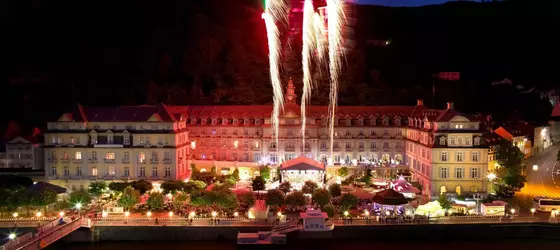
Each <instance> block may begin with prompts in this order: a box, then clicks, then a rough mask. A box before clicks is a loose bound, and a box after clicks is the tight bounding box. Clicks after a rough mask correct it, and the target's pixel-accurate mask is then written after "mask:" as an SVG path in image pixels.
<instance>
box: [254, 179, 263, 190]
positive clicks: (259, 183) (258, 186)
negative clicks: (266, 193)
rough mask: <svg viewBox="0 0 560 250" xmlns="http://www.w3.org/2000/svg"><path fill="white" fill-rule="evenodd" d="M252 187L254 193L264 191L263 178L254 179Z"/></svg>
mask: <svg viewBox="0 0 560 250" xmlns="http://www.w3.org/2000/svg"><path fill="white" fill-rule="evenodd" d="M252 186H253V190H254V191H260V190H264V188H265V184H264V179H263V177H262V176H256V177H255V179H253V183H252Z"/></svg>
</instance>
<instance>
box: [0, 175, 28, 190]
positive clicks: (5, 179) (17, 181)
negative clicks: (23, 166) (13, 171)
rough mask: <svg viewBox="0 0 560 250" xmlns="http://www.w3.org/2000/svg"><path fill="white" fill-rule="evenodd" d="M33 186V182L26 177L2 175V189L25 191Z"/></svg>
mask: <svg viewBox="0 0 560 250" xmlns="http://www.w3.org/2000/svg"><path fill="white" fill-rule="evenodd" d="M31 185H33V180H31V178H29V177H26V176H20V175H0V188H5V189H8V190H12V191H14V190H18V189H25V188H27V187H29V186H31Z"/></svg>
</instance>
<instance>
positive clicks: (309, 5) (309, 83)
mask: <svg viewBox="0 0 560 250" xmlns="http://www.w3.org/2000/svg"><path fill="white" fill-rule="evenodd" d="M314 14H315V10H314V8H313V0H305V3H304V5H303V29H302V41H303V48H302V52H301V53H302V59H301V65H302V67H303V94H302V96H301V137H302V139H301V141H302V145H304V148H305V126H306V124H307V118H306V113H305V107H306V105H307V102H309V98H311V91H312V90H313V80H312V79H311V64H312V60H311V59H312V56H313V53H314V51H315V49H316V45H315V44H316V42H315V39H316V37H315V34H314V30H315V28H314V25H313V22H314V19H313V16H314Z"/></svg>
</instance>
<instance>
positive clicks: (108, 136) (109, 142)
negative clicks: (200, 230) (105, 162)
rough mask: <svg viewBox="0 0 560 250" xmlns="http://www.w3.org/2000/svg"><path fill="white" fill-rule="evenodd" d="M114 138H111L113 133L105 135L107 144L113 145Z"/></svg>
mask: <svg viewBox="0 0 560 250" xmlns="http://www.w3.org/2000/svg"><path fill="white" fill-rule="evenodd" d="M114 142H115V138H114V137H113V133H110V134H108V135H107V144H114Z"/></svg>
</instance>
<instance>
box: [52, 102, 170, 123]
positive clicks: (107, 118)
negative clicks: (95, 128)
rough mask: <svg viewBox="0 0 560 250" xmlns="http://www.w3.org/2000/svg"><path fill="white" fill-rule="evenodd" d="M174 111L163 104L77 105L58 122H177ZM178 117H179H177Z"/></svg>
mask: <svg viewBox="0 0 560 250" xmlns="http://www.w3.org/2000/svg"><path fill="white" fill-rule="evenodd" d="M170 110H172V111H175V110H177V108H171V109H168V107H167V106H166V105H164V104H158V105H155V106H150V105H141V106H120V107H85V106H82V105H77V106H76V107H75V108H74V109H73V110H72V111H71V112H69V113H65V114H63V115H62V116H61V117H60V119H59V120H61V121H74V122H145V121H162V122H173V121H177V120H178V117H177V116H176V114H179V112H175V113H174V112H170ZM179 117H180V116H179Z"/></svg>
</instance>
